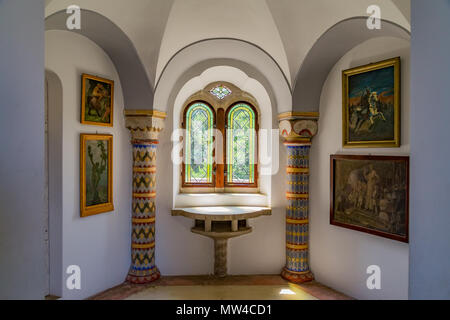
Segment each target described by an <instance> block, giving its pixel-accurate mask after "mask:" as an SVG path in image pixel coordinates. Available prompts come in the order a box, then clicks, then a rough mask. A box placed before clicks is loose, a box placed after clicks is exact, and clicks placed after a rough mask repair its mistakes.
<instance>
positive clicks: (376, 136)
mask: <svg viewBox="0 0 450 320" xmlns="http://www.w3.org/2000/svg"><path fill="white" fill-rule="evenodd" d="M400 63H401V60H400V57H397V58H393V59H388V60H384V61H380V62H377V63H372V64H368V65H364V66H360V67H357V68H353V69H349V70H344V71H342V144H343V147H344V148H398V147H400V144H401V140H400V139H401V137H400V122H401V118H400V103H401V98H400V94H401V89H400V88H401V87H400V72H401V69H400V68H401V65H400Z"/></svg>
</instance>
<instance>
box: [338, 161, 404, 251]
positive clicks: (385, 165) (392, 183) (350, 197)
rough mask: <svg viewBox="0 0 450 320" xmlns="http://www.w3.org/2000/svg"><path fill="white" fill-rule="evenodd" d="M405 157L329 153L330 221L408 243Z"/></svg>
mask: <svg viewBox="0 0 450 320" xmlns="http://www.w3.org/2000/svg"><path fill="white" fill-rule="evenodd" d="M408 193H409V157H384V156H347V155H335V156H331V208H330V212H331V214H330V223H331V224H332V225H336V226H341V227H345V228H349V229H354V230H358V231H363V232H367V233H371V234H375V235H379V236H382V237H386V238H390V239H394V240H398V241H403V242H408V214H409V213H408Z"/></svg>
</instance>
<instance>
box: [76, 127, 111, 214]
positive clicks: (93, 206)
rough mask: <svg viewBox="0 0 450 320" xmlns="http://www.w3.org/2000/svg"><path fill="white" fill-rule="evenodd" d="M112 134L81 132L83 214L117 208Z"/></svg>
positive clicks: (81, 200) (81, 195)
mask: <svg viewBox="0 0 450 320" xmlns="http://www.w3.org/2000/svg"><path fill="white" fill-rule="evenodd" d="M112 170H113V136H112V135H107V134H104V135H102V134H81V135H80V215H81V217H88V216H92V215H96V214H99V213H104V212H109V211H113V210H114V204H113V175H112V172H113V171H112Z"/></svg>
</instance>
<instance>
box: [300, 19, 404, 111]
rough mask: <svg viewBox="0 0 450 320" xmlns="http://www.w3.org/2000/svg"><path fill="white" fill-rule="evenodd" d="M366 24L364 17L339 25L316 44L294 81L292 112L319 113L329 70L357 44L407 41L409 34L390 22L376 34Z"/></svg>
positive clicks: (385, 22) (327, 32)
mask: <svg viewBox="0 0 450 320" xmlns="http://www.w3.org/2000/svg"><path fill="white" fill-rule="evenodd" d="M366 23H367V17H356V18H351V19H347V20H344V21H341V22H339V23H337V24H335V25H334V26H333V27H331V28H330V29H328V30H327V31H326V32H325V33H324V34H322V36H321V37H320V38H319V39H318V40H317V41H316V43H315V44H314V46H313V47H312V48H311V50H309V52H308V55H307V56H306V58H305V60H304V61H303V63H302V65H301V68H300V70H299V72H298V74H297V77H296V81H295V84H294V91H293V94H292V97H293V99H292V106H293V111H300V112H301V111H319V105H320V95H321V92H322V87H323V84H324V82H325V80H326V79H327V76H328V74H329V73H330V70H331V69H332V68H333V66H334V65H335V64H336V63H337V62H338V61H339V59H340V58H341V57H342V56H344V55H345V53H347V52H348V51H350V50H351V49H352V48H354V47H355V46H357V45H358V44H360V43H363V42H365V41H367V40H369V39H373V38H378V37H396V38H401V39H406V40H409V39H410V33H409V31H407V30H406V29H404V28H402V27H401V26H399V25H397V24H395V23H393V22H390V21H385V20H383V21H382V22H381V23H382V27H381V29H379V30H377V29H375V30H370V29H368V28H367V24H366Z"/></svg>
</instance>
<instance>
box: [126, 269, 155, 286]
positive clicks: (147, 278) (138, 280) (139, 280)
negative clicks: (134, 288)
mask: <svg viewBox="0 0 450 320" xmlns="http://www.w3.org/2000/svg"><path fill="white" fill-rule="evenodd" d="M160 277H161V273H160V272H159V270H158V268H155V269H153V270H152V272H149V273H148V274H145V275H136V274H135V272H132V271H130V273H128V276H127V279H126V281H127V282H130V283H134V284H146V283H150V282H153V281H156V280H158V279H159V278H160Z"/></svg>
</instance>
